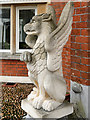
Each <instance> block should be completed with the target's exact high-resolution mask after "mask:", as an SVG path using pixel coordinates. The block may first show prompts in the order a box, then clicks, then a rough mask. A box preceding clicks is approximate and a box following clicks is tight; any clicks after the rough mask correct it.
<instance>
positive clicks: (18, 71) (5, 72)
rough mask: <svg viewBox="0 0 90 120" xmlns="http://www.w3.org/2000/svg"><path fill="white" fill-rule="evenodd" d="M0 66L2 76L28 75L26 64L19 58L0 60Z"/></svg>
mask: <svg viewBox="0 0 90 120" xmlns="http://www.w3.org/2000/svg"><path fill="white" fill-rule="evenodd" d="M0 66H1V67H0V71H1V72H0V75H2V76H28V70H27V68H26V64H25V63H24V62H21V61H19V60H0Z"/></svg>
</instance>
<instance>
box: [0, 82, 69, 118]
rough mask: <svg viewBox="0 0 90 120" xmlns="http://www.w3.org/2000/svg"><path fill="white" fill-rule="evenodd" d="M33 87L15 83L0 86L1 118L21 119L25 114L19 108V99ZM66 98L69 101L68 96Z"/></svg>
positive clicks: (24, 96)
mask: <svg viewBox="0 0 90 120" xmlns="http://www.w3.org/2000/svg"><path fill="white" fill-rule="evenodd" d="M33 87H34V85H33V84H17V85H16V86H15V87H5V86H3V87H2V91H1V92H2V96H3V97H2V113H1V114H2V119H1V120H21V119H22V118H23V116H25V115H26V112H25V111H23V110H22V109H21V100H22V99H25V98H26V97H27V96H28V95H29V94H30V92H31V91H32V88H33ZM67 95H68V94H67ZM66 99H67V100H68V101H69V96H67V97H66Z"/></svg>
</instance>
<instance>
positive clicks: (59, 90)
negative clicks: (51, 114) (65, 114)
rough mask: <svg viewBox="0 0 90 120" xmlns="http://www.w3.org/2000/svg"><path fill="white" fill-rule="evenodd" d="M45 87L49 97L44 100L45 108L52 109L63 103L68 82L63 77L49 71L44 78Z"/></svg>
mask: <svg viewBox="0 0 90 120" xmlns="http://www.w3.org/2000/svg"><path fill="white" fill-rule="evenodd" d="M44 88H45V91H46V92H47V94H48V95H49V99H47V100H46V101H44V103H43V105H42V107H43V109H45V110H48V111H51V110H53V109H55V108H57V107H58V106H59V105H60V104H62V103H63V101H64V99H65V95H66V83H65V81H64V79H63V77H60V75H59V74H56V73H52V72H49V71H48V72H47V74H46V76H45V79H44ZM45 104H46V105H45ZM47 106H48V107H47Z"/></svg>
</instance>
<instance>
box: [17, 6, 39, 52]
mask: <svg viewBox="0 0 90 120" xmlns="http://www.w3.org/2000/svg"><path fill="white" fill-rule="evenodd" d="M16 10H17V12H16V18H17V19H16V52H22V51H24V50H27V49H30V48H29V46H27V45H26V43H25V37H26V34H25V33H24V30H23V27H24V25H25V24H26V23H28V22H30V20H31V19H32V17H33V16H34V15H36V14H37V12H36V8H35V7H30V6H29V7H17V9H16Z"/></svg>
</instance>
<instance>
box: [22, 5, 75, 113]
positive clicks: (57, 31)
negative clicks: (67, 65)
mask: <svg viewBox="0 0 90 120" xmlns="http://www.w3.org/2000/svg"><path fill="white" fill-rule="evenodd" d="M66 8H67V11H65V9H66ZM66 8H65V9H64V11H63V15H62V16H61V21H59V25H58V26H56V24H55V20H54V17H55V13H53V14H52V11H54V10H52V8H50V10H51V13H50V11H48V12H47V13H46V14H41V15H37V16H34V17H33V18H32V21H31V22H30V23H28V24H26V25H25V27H24V31H25V32H26V34H27V37H26V40H25V41H26V43H27V45H29V46H30V47H31V48H32V53H29V52H25V53H23V54H22V55H21V60H22V61H25V62H26V63H27V68H28V75H29V77H30V80H31V81H32V82H33V83H34V84H35V85H36V88H34V89H33V91H32V92H31V93H30V95H29V96H28V100H29V101H30V103H31V104H32V105H33V106H34V107H35V108H37V109H40V108H41V107H42V108H43V109H45V110H48V111H51V110H53V109H55V108H57V107H58V106H59V105H60V104H62V103H63V101H64V99H65V95H66V82H65V80H64V78H63V73H62V49H63V47H64V45H65V44H66V42H67V40H68V37H69V35H70V32H71V29H72V27H71V25H72V13H73V12H72V11H73V7H72V4H71V3H68V4H67V5H66ZM65 12H66V13H65ZM64 14H66V17H65V18H64ZM53 16H54V17H53ZM63 18H64V19H63ZM63 20H64V21H63ZM60 22H61V23H60Z"/></svg>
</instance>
